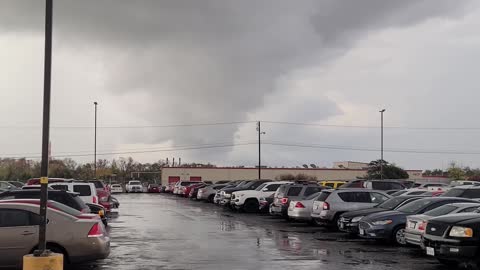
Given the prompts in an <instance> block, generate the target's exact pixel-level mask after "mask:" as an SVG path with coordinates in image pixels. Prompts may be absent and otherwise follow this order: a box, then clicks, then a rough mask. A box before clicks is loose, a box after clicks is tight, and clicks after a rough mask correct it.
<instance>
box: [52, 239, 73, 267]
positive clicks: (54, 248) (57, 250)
mask: <svg viewBox="0 0 480 270" xmlns="http://www.w3.org/2000/svg"><path fill="white" fill-rule="evenodd" d="M47 249H48V250H50V251H51V252H53V253H57V254H63V266H66V265H67V264H69V263H70V261H69V258H68V254H67V252H66V251H65V250H64V249H63V248H61V247H58V246H55V245H50V244H47ZM64 268H65V267H64Z"/></svg>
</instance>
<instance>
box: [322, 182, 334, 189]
mask: <svg viewBox="0 0 480 270" xmlns="http://www.w3.org/2000/svg"><path fill="white" fill-rule="evenodd" d="M324 186H326V187H331V188H334V187H335V184H334V183H326V184H325V185H324Z"/></svg>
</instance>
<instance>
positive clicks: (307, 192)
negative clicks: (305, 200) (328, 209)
mask: <svg viewBox="0 0 480 270" xmlns="http://www.w3.org/2000/svg"><path fill="white" fill-rule="evenodd" d="M320 191H322V188H321V187H307V189H305V192H304V194H303V196H310V195H312V194H314V193H318V192H320Z"/></svg>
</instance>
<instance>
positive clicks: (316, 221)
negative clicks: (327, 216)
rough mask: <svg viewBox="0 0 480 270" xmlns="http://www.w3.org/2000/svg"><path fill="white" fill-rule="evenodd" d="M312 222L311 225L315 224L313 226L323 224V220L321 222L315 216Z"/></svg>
mask: <svg viewBox="0 0 480 270" xmlns="http://www.w3.org/2000/svg"><path fill="white" fill-rule="evenodd" d="M312 223H313V225H315V226H323V222H321V221H320V220H319V219H317V218H314V219H313V220H312Z"/></svg>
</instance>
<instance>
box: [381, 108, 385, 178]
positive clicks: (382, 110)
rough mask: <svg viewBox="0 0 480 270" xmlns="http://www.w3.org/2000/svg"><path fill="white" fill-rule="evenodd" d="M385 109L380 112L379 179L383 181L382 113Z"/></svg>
mask: <svg viewBox="0 0 480 270" xmlns="http://www.w3.org/2000/svg"><path fill="white" fill-rule="evenodd" d="M384 112H385V109H383V110H381V111H380V122H381V123H380V178H381V179H382V180H383V113H384Z"/></svg>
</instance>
